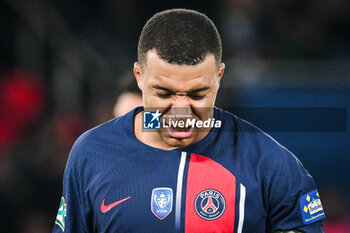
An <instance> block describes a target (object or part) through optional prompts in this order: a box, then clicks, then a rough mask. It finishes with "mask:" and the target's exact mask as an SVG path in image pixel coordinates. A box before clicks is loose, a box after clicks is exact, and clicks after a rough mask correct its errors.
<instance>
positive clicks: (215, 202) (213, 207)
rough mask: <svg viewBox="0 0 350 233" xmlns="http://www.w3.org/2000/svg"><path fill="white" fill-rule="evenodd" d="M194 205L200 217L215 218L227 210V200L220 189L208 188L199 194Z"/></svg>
mask: <svg viewBox="0 0 350 233" xmlns="http://www.w3.org/2000/svg"><path fill="white" fill-rule="evenodd" d="M194 206H195V209H196V212H197V214H198V216H199V217H201V218H203V219H205V220H215V219H218V218H220V217H221V215H222V214H223V213H224V212H225V208H226V201H225V198H224V196H223V195H222V194H221V193H220V192H219V191H217V190H215V189H206V190H204V191H202V192H201V193H199V194H198V195H197V197H196V200H195V202H194Z"/></svg>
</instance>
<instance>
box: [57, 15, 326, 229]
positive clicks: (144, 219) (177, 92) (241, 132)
mask: <svg viewBox="0 0 350 233" xmlns="http://www.w3.org/2000/svg"><path fill="white" fill-rule="evenodd" d="M221 55H222V48H221V40H220V36H219V33H218V31H217V29H216V27H215V25H214V24H213V22H212V21H211V20H210V19H208V18H207V17H206V16H205V15H204V14H201V13H199V12H196V11H193V10H185V9H173V10H167V11H163V12H160V13H157V14H156V15H154V16H153V17H152V18H151V19H149V20H148V22H147V23H146V25H145V26H144V28H143V30H142V32H141V36H140V38H139V44H138V62H136V63H135V64H134V75H135V77H136V80H137V83H138V86H139V88H140V89H141V91H142V98H143V107H137V108H135V109H133V110H132V111H130V112H129V113H127V114H126V115H124V116H122V117H119V118H116V119H113V120H111V121H109V122H107V123H105V124H102V125H100V126H98V127H96V128H94V129H92V130H89V131H87V132H86V133H84V134H83V135H82V136H81V137H80V138H79V139H78V140H77V142H76V143H75V145H74V146H73V148H72V150H71V153H70V157H69V159H68V163H67V167H66V170H65V174H64V180H63V196H62V199H61V202H60V205H59V210H58V214H57V219H56V224H55V227H54V232H56V233H59V232H62V231H64V232H113V233H114V232H128V233H132V232H145V233H150V232H162V233H163V232H167V233H168V232H186V233H195V232H199V233H206V232H232V233H233V232H234V233H243V232H244V233H264V232H268V233H270V232H271V233H272V232H307V233H317V232H323V219H324V211H323V208H322V204H321V201H320V198H319V193H318V191H317V189H316V187H315V184H314V181H313V179H312V177H311V176H310V174H309V173H308V172H307V171H306V170H305V169H304V167H303V166H302V164H301V163H300V162H299V161H298V159H297V158H296V157H295V156H294V155H293V154H292V153H291V152H290V151H288V150H287V149H286V148H284V147H283V146H281V145H280V144H278V143H277V142H276V141H275V140H273V139H272V138H271V137H270V136H268V135H267V134H265V133H264V132H262V131H260V130H259V129H257V128H256V127H254V126H253V125H251V124H249V123H248V122H246V121H244V120H242V119H240V118H238V117H237V116H235V115H233V114H231V113H228V112H225V111H224V110H221V109H219V108H216V107H214V103H215V98H216V94H217V91H218V89H219V85H220V80H221V78H222V76H223V74H224V69H225V65H224V64H223V63H221Z"/></svg>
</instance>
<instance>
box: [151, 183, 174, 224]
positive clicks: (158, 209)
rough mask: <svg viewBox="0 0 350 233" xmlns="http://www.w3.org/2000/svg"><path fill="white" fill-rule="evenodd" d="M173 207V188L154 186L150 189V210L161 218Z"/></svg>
mask: <svg viewBox="0 0 350 233" xmlns="http://www.w3.org/2000/svg"><path fill="white" fill-rule="evenodd" d="M172 209H173V190H172V189H171V188H163V187H162V188H155V189H153V190H152V196H151V211H152V213H153V214H154V215H155V216H156V217H157V218H159V219H160V220H163V219H164V218H166V217H167V216H168V215H169V214H170V213H171V211H172Z"/></svg>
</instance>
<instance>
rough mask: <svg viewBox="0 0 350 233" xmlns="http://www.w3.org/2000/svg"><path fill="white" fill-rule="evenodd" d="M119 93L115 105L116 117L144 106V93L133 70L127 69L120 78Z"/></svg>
mask: <svg viewBox="0 0 350 233" xmlns="http://www.w3.org/2000/svg"><path fill="white" fill-rule="evenodd" d="M117 93H118V96H117V98H116V101H115V104H114V106H113V116H114V117H120V116H123V115H124V114H126V113H128V112H130V111H131V110H132V109H134V108H136V107H138V106H142V95H141V92H140V89H139V88H138V86H137V83H136V80H135V78H134V75H133V73H132V72H131V71H126V72H125V73H124V74H123V75H122V76H121V78H120V79H118V86H117Z"/></svg>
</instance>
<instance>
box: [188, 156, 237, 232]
mask: <svg viewBox="0 0 350 233" xmlns="http://www.w3.org/2000/svg"><path fill="white" fill-rule="evenodd" d="M204 190H216V191H219V192H220V193H221V194H222V195H223V196H224V198H225V202H226V206H225V210H224V212H223V214H222V215H221V216H220V217H219V218H217V219H214V220H205V219H203V218H202V217H200V216H199V214H197V212H196V209H195V208H196V207H195V206H196V203H195V200H196V198H197V196H198V195H199V194H200V193H201V192H202V191H204ZM235 199H236V177H235V176H234V175H233V174H232V173H231V172H229V171H228V170H227V169H226V168H224V167H223V166H221V165H220V164H219V163H217V162H215V161H213V160H211V159H209V158H207V157H205V156H201V155H196V154H191V159H190V164H189V168H188V177H187V191H186V210H185V232H186V233H195V232H200V233H209V232H227V233H228V232H230V233H233V232H234V220H235ZM202 200H203V199H202ZM197 201H198V200H197ZM198 202H199V203H200V200H199V201H198ZM213 203H214V202H213V200H212V198H207V199H205V201H203V202H202V207H203V205H204V207H203V208H201V209H202V210H203V211H206V207H207V206H208V205H212V204H213ZM216 203H218V202H216ZM216 207H217V206H216ZM212 209H213V210H212V211H214V212H215V211H217V209H215V208H212Z"/></svg>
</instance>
